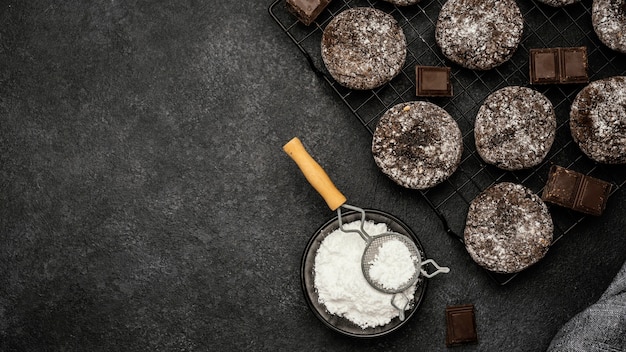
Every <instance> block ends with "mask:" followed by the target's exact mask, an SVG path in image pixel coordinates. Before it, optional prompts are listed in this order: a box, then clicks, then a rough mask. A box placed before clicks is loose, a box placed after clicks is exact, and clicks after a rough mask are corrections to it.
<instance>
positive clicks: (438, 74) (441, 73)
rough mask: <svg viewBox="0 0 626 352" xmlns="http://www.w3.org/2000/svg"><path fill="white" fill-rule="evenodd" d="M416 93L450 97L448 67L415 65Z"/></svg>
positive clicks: (418, 94)
mask: <svg viewBox="0 0 626 352" xmlns="http://www.w3.org/2000/svg"><path fill="white" fill-rule="evenodd" d="M415 77H416V79H415V81H416V86H417V89H416V93H415V94H416V95H417V96H420V97H451V96H452V84H451V83H450V67H436V66H415Z"/></svg>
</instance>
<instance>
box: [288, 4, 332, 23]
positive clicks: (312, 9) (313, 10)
mask: <svg viewBox="0 0 626 352" xmlns="http://www.w3.org/2000/svg"><path fill="white" fill-rule="evenodd" d="M286 1H287V2H286V5H287V10H289V12H291V13H293V14H294V15H295V16H296V17H297V18H298V20H299V21H300V22H302V23H304V24H305V25H307V26H308V25H310V24H311V23H313V21H315V19H316V18H317V16H319V14H320V13H321V12H322V11H324V9H325V8H326V6H328V4H329V3H330V1H331V0H286Z"/></svg>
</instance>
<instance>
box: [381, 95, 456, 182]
mask: <svg viewBox="0 0 626 352" xmlns="http://www.w3.org/2000/svg"><path fill="white" fill-rule="evenodd" d="M462 152H463V140H462V136H461V130H460V129H459V126H458V125H457V123H456V121H454V119H453V118H452V117H451V116H450V115H449V114H448V113H447V112H446V111H445V110H444V109H442V108H440V107H439V106H437V105H435V104H432V103H429V102H424V101H414V102H408V103H401V104H398V105H395V106H394V107H392V108H391V109H389V110H388V111H387V112H385V114H383V116H382V117H381V118H380V121H378V125H377V126H376V131H375V132H374V138H373V140H372V153H373V155H374V161H375V162H376V164H377V165H378V167H379V168H380V169H381V171H382V172H383V173H384V174H386V175H387V176H389V177H390V178H391V179H392V180H393V181H395V182H396V183H397V184H399V185H401V186H404V187H407V188H411V189H426V188H429V187H433V186H435V185H437V184H439V183H440V182H442V181H444V180H445V179H447V178H448V177H450V175H452V173H454V171H455V170H456V169H457V167H458V165H459V162H460V160H461V153H462Z"/></svg>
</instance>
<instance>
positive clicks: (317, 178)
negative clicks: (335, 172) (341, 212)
mask: <svg viewBox="0 0 626 352" xmlns="http://www.w3.org/2000/svg"><path fill="white" fill-rule="evenodd" d="M283 150H284V151H285V153H287V155H289V156H290V157H291V158H292V159H293V161H295V162H296V164H297V165H298V167H299V168H300V170H301V171H302V173H303V174H304V177H306V179H307V181H309V183H310V184H311V186H313V188H315V190H316V191H317V193H319V194H320V195H321V196H322V198H324V200H325V201H326V204H328V207H329V208H330V210H336V209H337V208H339V207H340V206H341V205H342V204H344V203H345V202H346V200H347V199H346V197H345V196H344V195H343V194H342V193H341V192H340V191H339V190H338V189H337V187H335V185H334V184H333V181H331V180H330V177H328V175H327V174H326V171H324V169H322V167H321V166H320V164H318V163H317V161H315V159H313V157H311V155H310V154H309V153H308V152H307V151H306V149H304V145H302V142H301V141H300V139H299V138H298V137H294V138H292V139H291V140H290V141H289V142H287V144H285V145H284V146H283Z"/></svg>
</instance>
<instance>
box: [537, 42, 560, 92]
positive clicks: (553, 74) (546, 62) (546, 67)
mask: <svg viewBox="0 0 626 352" xmlns="http://www.w3.org/2000/svg"><path fill="white" fill-rule="evenodd" d="M559 68H560V67H559V51H558V49H530V80H531V83H534V84H541V83H544V84H546V83H557V82H558V81H559Z"/></svg>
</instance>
